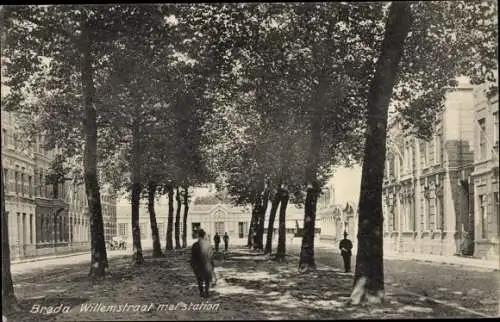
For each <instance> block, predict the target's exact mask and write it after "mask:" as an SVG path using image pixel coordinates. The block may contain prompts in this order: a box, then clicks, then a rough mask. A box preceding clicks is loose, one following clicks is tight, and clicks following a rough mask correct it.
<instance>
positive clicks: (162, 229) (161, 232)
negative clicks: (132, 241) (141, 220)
mask: <svg viewBox="0 0 500 322" xmlns="http://www.w3.org/2000/svg"><path fill="white" fill-rule="evenodd" d="M164 235H165V225H164V224H163V223H160V224H158V236H160V240H161V238H162V236H164Z"/></svg>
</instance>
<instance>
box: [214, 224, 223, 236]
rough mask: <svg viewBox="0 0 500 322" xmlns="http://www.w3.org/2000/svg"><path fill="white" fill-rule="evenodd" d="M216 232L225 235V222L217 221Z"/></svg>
mask: <svg viewBox="0 0 500 322" xmlns="http://www.w3.org/2000/svg"><path fill="white" fill-rule="evenodd" d="M215 232H216V233H219V235H224V232H225V230H224V222H223V221H216V222H215Z"/></svg>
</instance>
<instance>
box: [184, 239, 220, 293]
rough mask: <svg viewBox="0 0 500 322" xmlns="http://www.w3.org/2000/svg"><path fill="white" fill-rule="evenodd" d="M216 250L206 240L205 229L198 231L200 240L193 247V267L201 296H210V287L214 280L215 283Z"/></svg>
mask: <svg viewBox="0 0 500 322" xmlns="http://www.w3.org/2000/svg"><path fill="white" fill-rule="evenodd" d="M213 255H214V250H213V248H212V245H210V242H209V241H207V240H205V231H204V230H203V229H200V230H199V231H198V241H197V242H195V243H194V244H193V246H192V247H191V261H190V262H191V268H192V269H193V271H194V274H195V275H196V280H197V282H198V289H199V291H200V296H201V297H208V289H209V288H210V283H211V282H212V281H213V284H214V285H215V282H216V281H215V272H214V260H213ZM203 286H205V287H203Z"/></svg>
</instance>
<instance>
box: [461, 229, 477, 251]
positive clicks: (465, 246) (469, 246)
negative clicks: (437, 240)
mask: <svg viewBox="0 0 500 322" xmlns="http://www.w3.org/2000/svg"><path fill="white" fill-rule="evenodd" d="M460 254H461V255H463V256H472V255H474V242H473V241H472V238H471V236H470V234H469V233H468V232H464V239H463V240H462V243H461V244H460Z"/></svg>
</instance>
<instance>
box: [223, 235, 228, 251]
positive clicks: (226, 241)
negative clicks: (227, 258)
mask: <svg viewBox="0 0 500 322" xmlns="http://www.w3.org/2000/svg"><path fill="white" fill-rule="evenodd" d="M222 238H223V239H224V250H227V248H228V245H229V236H228V234H227V232H225V233H224V237H222Z"/></svg>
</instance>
